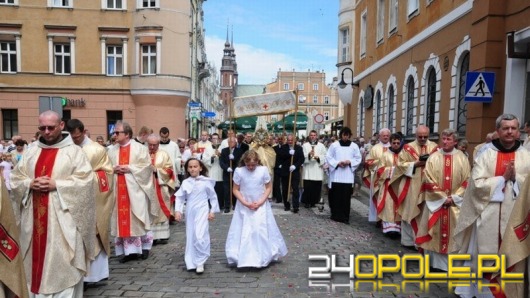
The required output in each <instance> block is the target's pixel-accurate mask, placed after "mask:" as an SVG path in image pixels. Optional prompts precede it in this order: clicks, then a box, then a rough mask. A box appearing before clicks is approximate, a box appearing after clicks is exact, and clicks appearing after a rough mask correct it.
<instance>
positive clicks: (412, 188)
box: [398, 140, 438, 234]
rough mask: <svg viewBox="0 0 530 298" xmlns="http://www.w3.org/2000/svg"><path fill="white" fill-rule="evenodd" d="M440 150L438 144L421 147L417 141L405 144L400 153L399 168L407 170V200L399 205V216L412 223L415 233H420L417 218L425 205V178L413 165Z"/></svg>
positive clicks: (421, 170)
mask: <svg viewBox="0 0 530 298" xmlns="http://www.w3.org/2000/svg"><path fill="white" fill-rule="evenodd" d="M436 150H438V146H437V145H436V143H434V142H431V141H427V143H426V144H425V145H423V146H421V145H420V144H419V143H418V141H417V140H415V141H413V142H410V143H408V144H405V145H404V146H403V149H402V150H401V152H400V153H399V162H398V164H399V166H400V167H404V168H407V172H406V173H405V175H406V178H405V186H404V187H405V188H406V189H407V192H406V196H405V197H404V198H405V200H404V201H402V202H400V203H399V214H400V215H401V218H402V219H403V220H404V221H406V222H408V223H410V225H411V226H412V229H413V230H414V233H415V234H416V233H417V232H418V226H417V222H416V217H418V216H419V215H420V213H421V208H423V206H421V204H422V203H423V196H420V188H421V184H422V181H423V178H424V175H423V170H424V167H421V168H413V164H414V163H415V162H416V161H418V159H419V158H420V156H421V155H423V154H432V153H434V152H436Z"/></svg>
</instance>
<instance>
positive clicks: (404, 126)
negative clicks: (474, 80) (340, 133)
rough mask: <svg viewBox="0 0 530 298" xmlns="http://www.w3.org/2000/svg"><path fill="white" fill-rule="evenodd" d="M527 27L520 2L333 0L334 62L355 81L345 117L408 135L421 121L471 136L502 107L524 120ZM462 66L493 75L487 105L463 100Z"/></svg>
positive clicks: (529, 17)
mask: <svg viewBox="0 0 530 298" xmlns="http://www.w3.org/2000/svg"><path fill="white" fill-rule="evenodd" d="M529 28H530V2H528V1H516V0H506V1H494V0H474V1H473V0H455V1H441V0H375V1H368V0H341V6H340V12H339V28H338V34H339V44H338V61H337V62H338V63H337V67H338V70H339V73H341V72H342V71H343V70H344V69H346V68H347V67H349V68H351V69H353V82H354V83H355V84H358V86H356V87H355V88H354V90H353V98H352V102H351V104H350V105H348V106H347V108H346V109H345V115H344V116H345V117H344V118H345V125H348V126H350V127H352V128H355V129H354V130H353V131H354V133H357V134H358V135H364V136H367V135H372V134H373V133H374V132H376V131H378V130H379V129H381V128H384V127H388V128H390V129H391V130H392V131H401V132H402V133H403V134H405V135H406V136H407V137H408V138H412V137H413V135H414V133H415V129H416V127H417V125H419V124H425V125H427V126H428V127H430V129H431V133H432V134H433V137H434V138H435V139H436V138H437V136H438V134H439V133H440V132H441V131H442V130H443V129H445V128H453V129H456V130H457V131H458V132H459V133H461V134H462V135H463V136H465V137H466V138H467V139H468V140H469V141H470V143H471V144H478V143H481V142H483V139H484V138H485V135H486V134H487V133H488V132H491V131H493V130H494V129H495V118H496V117H497V116H498V115H500V114H502V113H512V114H515V115H516V116H518V117H519V118H520V119H521V124H522V123H523V122H524V121H526V120H530V95H529V94H530V88H529V86H530V84H529V82H530V81H529V80H530V79H529V76H528V71H529V69H530V68H529V65H528V61H529V59H530V55H529V47H528V43H529V42H530V29H529ZM510 49H512V50H511V51H510ZM468 71H472V72H494V73H495V77H496V79H495V84H494V90H495V92H494V93H493V99H492V101H491V103H481V102H478V103H477V102H466V101H465V95H466V83H468V84H469V83H471V82H466V73H467V72H468ZM471 128H472V129H471Z"/></svg>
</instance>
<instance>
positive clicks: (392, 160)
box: [375, 150, 407, 222]
mask: <svg viewBox="0 0 530 298" xmlns="http://www.w3.org/2000/svg"><path fill="white" fill-rule="evenodd" d="M398 159H399V154H398V153H394V152H392V151H391V150H388V151H386V152H385V153H384V154H383V156H382V158H381V160H380V164H381V165H380V170H379V171H378V172H379V173H380V174H378V175H377V178H378V180H376V181H375V183H376V184H377V185H378V186H377V188H378V189H379V191H378V194H377V205H376V209H377V216H378V218H379V219H381V220H383V221H385V222H399V221H401V217H400V216H399V213H398V208H399V204H400V203H401V202H403V200H404V199H405V195H406V193H407V189H405V179H404V176H403V171H404V169H402V168H401V167H399V165H398Z"/></svg>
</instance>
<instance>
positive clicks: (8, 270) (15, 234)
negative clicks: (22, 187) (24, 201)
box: [0, 175, 28, 298]
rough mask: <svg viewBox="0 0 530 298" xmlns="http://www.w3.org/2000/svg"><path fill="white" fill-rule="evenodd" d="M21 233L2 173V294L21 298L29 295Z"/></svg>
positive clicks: (0, 221)
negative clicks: (21, 251) (21, 246)
mask: <svg viewBox="0 0 530 298" xmlns="http://www.w3.org/2000/svg"><path fill="white" fill-rule="evenodd" d="M19 235H20V229H19V227H18V226H17V223H16V219H15V214H14V213H13V207H12V205H11V200H10V199H9V193H8V192H7V187H6V185H5V181H4V177H3V176H1V175H0V268H1V269H0V296H1V293H2V290H3V291H4V292H6V294H7V297H9V293H10V292H11V293H13V294H15V295H16V296H18V297H21V298H25V297H28V286H27V284H26V275H25V274H24V265H23V263H22V254H21V253H20V245H19ZM6 288H7V289H6ZM6 290H7V291H6Z"/></svg>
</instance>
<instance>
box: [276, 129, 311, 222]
mask: <svg viewBox="0 0 530 298" xmlns="http://www.w3.org/2000/svg"><path fill="white" fill-rule="evenodd" d="M278 155H279V157H278ZM276 156H277V157H278V158H277V159H276V161H277V162H278V163H279V165H278V166H279V168H280V176H281V180H282V199H283V205H284V207H285V208H284V210H285V211H288V210H290V209H291V204H290V203H289V201H288V199H289V175H290V176H291V179H290V181H291V189H292V191H293V196H292V200H291V202H292V204H293V210H292V211H293V213H298V209H299V206H300V167H301V166H302V164H303V163H304V160H305V158H304V150H303V149H302V146H300V145H297V144H296V142H295V140H294V136H293V135H292V134H289V135H287V142H286V144H285V145H284V146H282V148H281V149H279V150H278V153H277V155H276ZM291 161H292V162H291Z"/></svg>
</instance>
